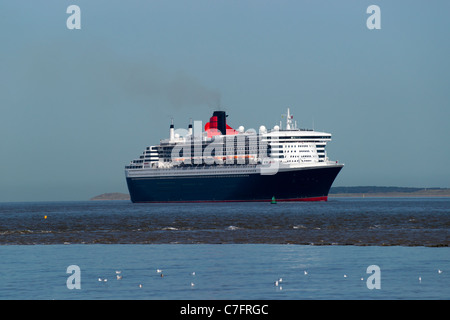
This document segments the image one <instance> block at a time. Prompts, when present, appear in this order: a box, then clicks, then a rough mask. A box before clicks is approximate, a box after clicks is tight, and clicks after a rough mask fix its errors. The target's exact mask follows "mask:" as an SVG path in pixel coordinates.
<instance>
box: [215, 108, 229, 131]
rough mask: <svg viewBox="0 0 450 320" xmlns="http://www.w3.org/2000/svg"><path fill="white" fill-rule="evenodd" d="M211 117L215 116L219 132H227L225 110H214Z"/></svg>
mask: <svg viewBox="0 0 450 320" xmlns="http://www.w3.org/2000/svg"><path fill="white" fill-rule="evenodd" d="M213 117H217V129H218V130H219V131H220V133H221V134H223V135H226V134H227V115H226V114H225V111H214V113H213Z"/></svg>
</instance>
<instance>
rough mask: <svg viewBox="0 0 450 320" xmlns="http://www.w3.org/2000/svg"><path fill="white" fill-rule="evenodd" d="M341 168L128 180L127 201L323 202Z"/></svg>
mask: <svg viewBox="0 0 450 320" xmlns="http://www.w3.org/2000/svg"><path fill="white" fill-rule="evenodd" d="M341 169H342V166H341V165H336V166H329V167H318V168H307V169H291V170H289V171H280V172H277V173H276V174H274V175H261V174H239V175H204V176H200V175H197V176H183V177H128V178H127V185H128V190H129V192H130V197H131V201H132V202H134V203H139V202H214V201H218V202H226V201H271V200H272V197H275V199H276V200H277V201H326V200H327V198H328V192H329V190H330V187H331V185H332V184H333V181H334V180H335V178H336V176H337V175H338V173H339V171H340V170H341Z"/></svg>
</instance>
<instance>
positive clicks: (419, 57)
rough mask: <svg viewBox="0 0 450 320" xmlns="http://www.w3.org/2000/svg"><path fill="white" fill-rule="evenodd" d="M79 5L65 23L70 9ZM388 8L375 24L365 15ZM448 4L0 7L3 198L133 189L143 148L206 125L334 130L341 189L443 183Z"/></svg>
mask: <svg viewBox="0 0 450 320" xmlns="http://www.w3.org/2000/svg"><path fill="white" fill-rule="evenodd" d="M72 4H76V5H78V6H79V7H80V9H81V30H69V29H67V27H66V20H67V18H68V17H69V14H67V13H66V9H67V7H68V6H69V5H72ZM372 4H376V5H378V6H379V7H380V9H381V30H369V29H368V28H367V27H366V20H367V18H368V17H369V14H367V13H366V9H367V7H368V6H370V5H372ZM449 12H450V2H449V1H444V0H442V1H439V0H436V1H402V0H400V1H379V0H372V1H361V0H341V1H331V0H329V1H324V0H322V1H321V0H319V1H312V0H310V1H300V0H292V1H289V0H284V1H283V0H282V1H268V0H258V1H257V0H235V1H233V0H184V1H181V0H179V1H174V0H167V1H150V0H149V1H137V0H130V1H106V0H96V1H92V0H91V1H87V0H85V1H83V0H67V1H61V0H58V1H57V0H53V1H50V0H42V1H32V0H27V1H25V0H14V1H13V0H4V1H1V2H0V45H1V47H0V48H1V50H0V136H1V140H0V168H1V169H0V170H1V171H0V173H1V179H0V201H36V200H38V201H41V200H42V201H45V200H85V199H89V198H90V197H92V196H95V195H97V194H101V193H104V192H126V191H127V189H126V183H125V177H124V166H125V165H126V164H128V163H129V161H130V160H132V159H133V158H135V157H136V156H138V155H139V154H140V153H141V152H142V150H143V149H144V148H145V147H146V146H148V145H152V144H157V143H158V142H159V139H161V138H166V137H167V136H168V126H169V123H170V118H171V117H174V121H175V127H183V128H184V127H187V124H188V122H189V118H193V119H194V120H203V121H207V120H208V119H209V117H210V116H211V114H212V111H213V110H214V109H215V108H216V106H217V105H220V106H221V108H222V109H224V110H226V111H227V113H228V114H229V117H228V122H229V124H230V125H231V126H233V127H238V126H239V125H243V126H245V127H246V128H258V127H259V126H260V125H261V124H264V125H266V126H268V127H271V126H273V125H274V124H276V123H277V122H278V121H279V120H280V114H281V113H284V112H285V110H286V107H288V106H289V107H290V108H291V112H292V113H293V114H294V117H295V119H296V120H297V121H298V122H299V124H300V126H301V127H308V128H311V127H312V126H313V124H314V128H315V129H316V130H322V131H326V132H330V133H332V134H333V141H332V142H331V143H330V144H329V145H328V155H329V156H330V158H332V159H335V160H339V161H341V162H343V163H345V164H346V166H345V168H344V169H343V171H342V172H341V173H340V175H339V177H338V178H337V180H336V181H335V184H334V185H335V186H351V185H389V186H417V187H450V185H449V181H450V170H449V169H448V159H450V148H449V142H448V137H449V135H450V129H449V126H448V121H449V118H450V111H449V110H450V90H449V80H448V79H449V74H450V62H449V57H450V37H449V33H450V19H448V14H449Z"/></svg>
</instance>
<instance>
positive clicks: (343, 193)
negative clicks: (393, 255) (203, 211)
mask: <svg viewBox="0 0 450 320" xmlns="http://www.w3.org/2000/svg"><path fill="white" fill-rule="evenodd" d="M328 197H329V198H383V197H392V198H395V197H399V198H405V197H408V198H423V197H431V198H433V197H450V188H405V187H375V186H365V187H332V188H331V190H330V194H329V195H328ZM89 200H91V201H108V200H130V195H129V194H128V193H120V192H111V193H103V194H100V195H97V196H95V197H92V198H91V199H89Z"/></svg>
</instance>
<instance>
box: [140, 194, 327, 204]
mask: <svg viewBox="0 0 450 320" xmlns="http://www.w3.org/2000/svg"><path fill="white" fill-rule="evenodd" d="M327 200H328V196H324V197H312V198H292V199H276V201H277V202H296V201H327ZM271 201H272V199H266V200H190V201H187V200H186V201H136V203H211V202H271Z"/></svg>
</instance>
